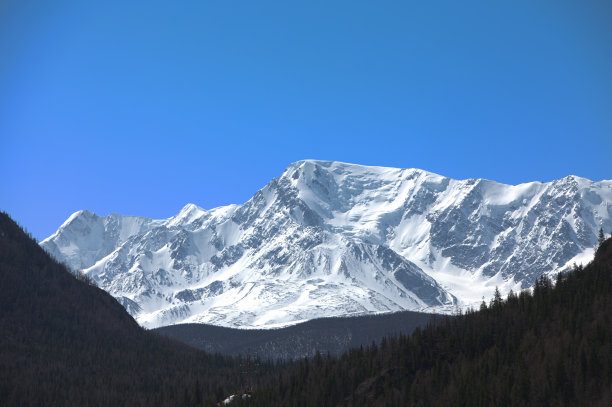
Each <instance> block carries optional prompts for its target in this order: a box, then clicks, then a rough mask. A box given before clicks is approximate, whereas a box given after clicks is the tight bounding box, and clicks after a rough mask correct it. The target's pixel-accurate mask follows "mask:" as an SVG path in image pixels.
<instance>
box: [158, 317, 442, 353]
mask: <svg viewBox="0 0 612 407" xmlns="http://www.w3.org/2000/svg"><path fill="white" fill-rule="evenodd" d="M435 318H439V316H437V315H432V314H424V313H420V312H411V311H403V312H396V313H392V314H382V315H363V316H357V317H347V318H340V317H336V318H321V319H314V320H310V321H307V322H303V323H300V324H296V325H292V326H288V327H284V328H279V329H235V328H226V327H220V326H214V325H207V324H178V325H169V326H164V327H161V328H157V329H155V330H154V332H156V333H159V334H161V335H164V336H168V337H170V338H173V339H176V340H178V341H181V342H183V343H186V344H189V345H191V346H193V347H195V348H199V349H202V350H205V351H206V352H209V353H221V354H224V355H248V354H251V355H256V356H257V357H259V358H261V359H263V360H292V359H293V360H295V359H300V358H304V357H307V356H314V355H315V354H316V353H317V352H320V353H322V354H331V355H340V354H342V353H343V352H346V351H348V350H349V349H351V348H359V347H360V346H368V345H370V344H372V342H380V340H381V339H382V338H383V337H385V336H389V335H399V334H405V335H406V334H411V333H412V332H413V331H414V330H415V329H416V328H417V327H423V326H425V325H426V324H427V323H428V322H430V321H431V320H432V319H435Z"/></svg>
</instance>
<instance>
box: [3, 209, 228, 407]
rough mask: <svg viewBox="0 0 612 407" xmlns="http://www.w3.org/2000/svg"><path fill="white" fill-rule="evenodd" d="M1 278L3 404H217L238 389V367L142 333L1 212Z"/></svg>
mask: <svg viewBox="0 0 612 407" xmlns="http://www.w3.org/2000/svg"><path fill="white" fill-rule="evenodd" d="M0 281H1V282H2V283H1V284H0V309H1V310H2V312H0V400H2V402H1V404H2V405H3V406H13V405H15V406H17V405H18V406H30V405H32V406H34V405H36V406H42V405H66V406H77V405H78V406H88V405H91V406H94V405H98V406H136V405H160V406H162V405H167V406H170V405H203V403H204V402H206V401H207V400H208V402H209V404H208V405H212V404H213V403H214V402H215V401H216V400H217V399H218V397H217V395H216V392H217V391H219V390H221V394H223V393H225V392H229V391H233V390H235V389H236V388H237V387H238V386H239V385H240V384H239V383H238V380H235V379H232V378H231V375H230V374H229V373H228V372H234V371H236V369H237V363H235V362H234V361H232V360H230V359H226V358H222V357H220V356H210V355H207V354H205V353H204V352H200V351H196V350H195V349H192V348H189V347H187V346H185V345H182V344H179V343H177V342H174V341H171V340H169V339H166V338H162V337H159V336H157V335H155V334H153V333H151V332H146V331H144V330H143V329H142V328H141V327H140V326H139V325H138V324H137V323H136V321H134V319H133V318H132V317H131V316H130V315H129V314H128V313H127V312H126V311H125V309H124V308H123V307H122V306H121V305H120V304H119V303H117V301H116V300H115V299H114V298H113V297H112V296H110V295H109V294H108V293H106V292H104V291H103V290H101V289H99V288H96V287H93V286H91V285H89V284H88V283H87V282H84V281H80V280H77V279H76V278H75V277H74V275H72V274H71V273H70V272H69V271H68V270H67V269H66V268H65V267H64V266H62V265H60V264H58V263H57V262H56V261H55V260H53V259H52V258H51V257H49V255H48V254H47V253H45V252H44V251H43V250H42V249H41V248H40V247H39V246H38V244H36V242H35V241H34V240H33V239H31V238H30V237H28V236H27V235H26V234H25V233H24V232H23V231H22V230H21V229H20V228H19V226H18V225H16V224H15V223H14V222H13V221H12V220H11V219H10V218H9V217H8V216H7V215H6V214H4V213H0ZM168 372H172V374H168ZM226 386H227V387H226ZM225 388H227V389H228V390H224V389H225ZM162 389H163V391H162Z"/></svg>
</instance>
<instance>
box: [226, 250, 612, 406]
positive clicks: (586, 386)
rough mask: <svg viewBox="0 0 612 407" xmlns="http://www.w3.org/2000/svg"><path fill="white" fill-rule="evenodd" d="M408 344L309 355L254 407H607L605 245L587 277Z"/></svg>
mask: <svg viewBox="0 0 612 407" xmlns="http://www.w3.org/2000/svg"><path fill="white" fill-rule="evenodd" d="M533 291H534V292H533V294H528V293H526V292H522V293H520V294H519V295H514V294H513V295H510V296H509V297H508V299H507V300H505V301H504V300H502V299H501V298H500V297H499V296H498V297H497V298H494V299H493V300H492V301H491V302H490V304H489V305H485V304H483V305H482V306H481V310H480V311H478V312H476V311H473V312H469V313H467V314H466V315H462V316H458V317H452V318H451V317H449V318H447V319H445V320H443V321H442V322H441V323H438V324H436V325H430V326H428V327H427V328H426V329H423V330H420V329H417V330H416V331H415V332H414V334H412V335H411V336H400V337H396V338H390V339H386V340H384V341H383V342H382V343H381V344H380V345H379V346H370V347H367V348H365V349H357V350H352V351H350V352H348V353H346V354H344V355H342V356H341V357H339V358H325V357H320V356H318V357H315V358H313V359H309V360H303V361H301V362H299V363H296V364H295V365H294V368H293V370H292V371H286V372H285V373H282V374H279V378H278V380H277V382H276V384H274V385H272V386H268V387H264V388H259V389H258V391H256V392H255V394H254V397H253V399H252V400H250V401H248V402H244V401H238V402H237V403H235V405H243V404H244V405H246V404H248V405H251V406H272V405H273V406H336V405H349V406H407V405H411V406H547V405H551V406H553V405H554V406H610V405H612V380H611V379H612V354H611V353H612V317H611V315H612V240H611V239H608V240H607V241H605V242H604V243H603V244H602V245H601V246H600V248H599V250H598V251H597V253H596V257H595V260H594V261H593V262H592V263H590V264H589V265H588V266H586V267H585V268H584V269H583V268H581V267H579V268H576V270H574V271H573V272H570V273H567V274H565V275H563V276H559V278H558V279H557V281H556V284H555V285H554V287H553V284H552V282H551V281H550V280H548V279H546V278H541V279H539V280H538V282H537V284H536V286H535V288H534V290H533Z"/></svg>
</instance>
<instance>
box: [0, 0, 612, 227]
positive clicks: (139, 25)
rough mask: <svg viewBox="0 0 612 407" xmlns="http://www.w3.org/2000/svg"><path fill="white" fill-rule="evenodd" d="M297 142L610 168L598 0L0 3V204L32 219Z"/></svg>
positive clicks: (146, 203)
mask: <svg viewBox="0 0 612 407" xmlns="http://www.w3.org/2000/svg"><path fill="white" fill-rule="evenodd" d="M424 3H426V4H424ZM304 158H316V159H324V160H336V161H345V162H352V163H358V164H366V165H381V166H392V167H405V168H408V167H416V168H422V169H425V170H429V171H433V172H436V173H439V174H441V175H445V176H449V177H453V178H488V179H493V180H497V181H500V182H504V183H510V184H517V183H521V182H528V181H534V180H539V181H550V180H553V179H557V178H562V177H564V176H566V175H569V174H575V175H579V176H583V177H587V178H591V179H594V180H601V179H610V178H612V2H611V1H609V0H600V1H591V0H581V1H565V0H555V1H546V0H544V1H533V0H513V1H499V2H498V1H495V2H492V1H490V0H485V1H456V0H450V1H436V0H432V1H427V2H424V1H407V0H406V1H384V0H382V1H376V2H373V1H355V0H352V1H329V0H327V1H313V0H309V1H227V0H226V1H204V0H200V1H176V2H175V1H143V2H132V1H130V2H127V1H114V0H107V1H100V2H97V1H64V0H53V1H25V0H2V1H1V2H0V176H1V184H0V209H2V210H4V211H7V212H8V213H9V214H10V215H11V216H13V217H14V218H15V219H16V220H17V221H18V222H20V223H21V224H22V225H23V226H25V227H26V228H27V229H28V230H29V231H30V232H32V233H33V234H34V236H35V237H37V238H39V239H42V238H45V237H47V236H48V235H50V234H51V233H53V232H54V231H55V229H56V228H57V227H58V226H59V225H60V224H61V223H62V222H63V221H64V220H65V219H66V218H67V217H68V216H69V215H70V214H71V213H73V212H74V211H77V210H79V209H89V210H92V211H94V212H96V213H98V214H100V215H106V214H108V213H111V212H118V213H122V214H126V215H127V214H131V215H143V216H148V217H153V218H166V217H169V216H172V215H174V214H175V213H176V212H177V211H178V210H179V209H180V208H181V207H183V206H184V205H185V204H186V203H188V202H193V203H195V204H198V205H200V206H202V207H204V208H212V207H216V206H220V205H225V204H230V203H242V202H245V201H246V200H248V199H249V198H250V197H251V196H252V195H253V194H254V193H255V192H256V191H257V190H258V189H259V188H261V187H263V186H264V185H265V184H266V183H267V182H268V181H269V180H270V179H272V178H273V177H275V176H278V175H280V174H281V173H282V172H283V170H284V169H285V168H286V167H287V166H288V165H289V164H290V163H291V162H293V161H297V160H300V159H304Z"/></svg>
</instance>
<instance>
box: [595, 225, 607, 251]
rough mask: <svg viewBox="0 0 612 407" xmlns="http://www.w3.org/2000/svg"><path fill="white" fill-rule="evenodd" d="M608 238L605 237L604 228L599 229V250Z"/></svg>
mask: <svg viewBox="0 0 612 407" xmlns="http://www.w3.org/2000/svg"><path fill="white" fill-rule="evenodd" d="M604 240H606V237H605V236H604V232H603V228H599V234H598V235H597V248H600V247H601V245H602V244H603V242H604Z"/></svg>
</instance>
